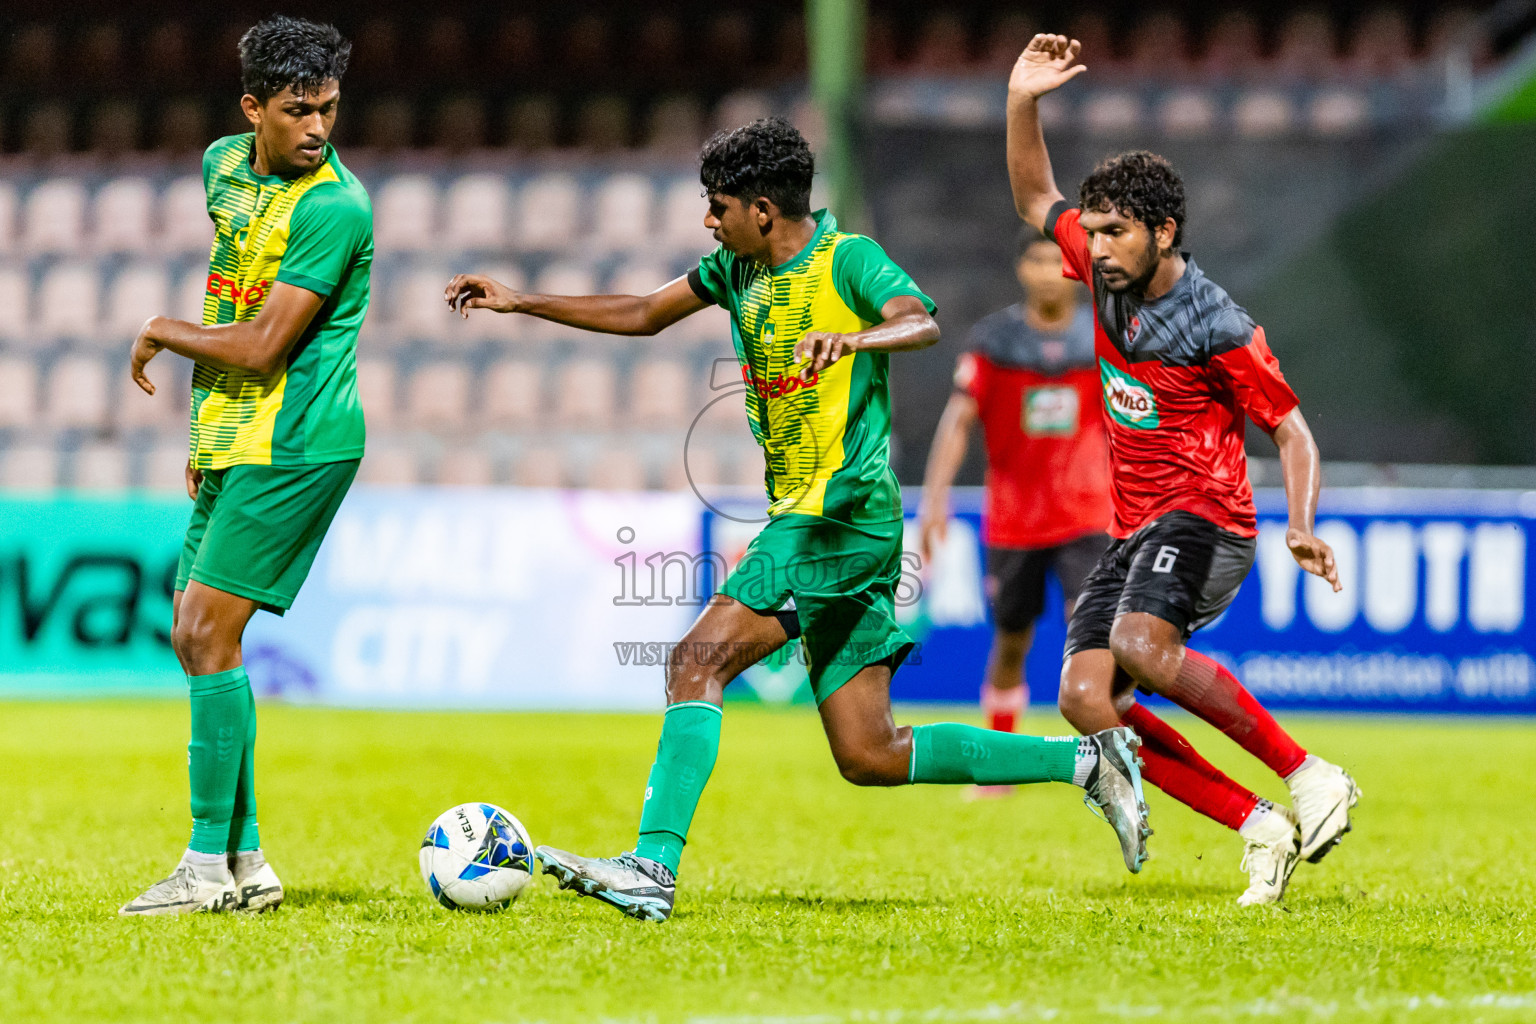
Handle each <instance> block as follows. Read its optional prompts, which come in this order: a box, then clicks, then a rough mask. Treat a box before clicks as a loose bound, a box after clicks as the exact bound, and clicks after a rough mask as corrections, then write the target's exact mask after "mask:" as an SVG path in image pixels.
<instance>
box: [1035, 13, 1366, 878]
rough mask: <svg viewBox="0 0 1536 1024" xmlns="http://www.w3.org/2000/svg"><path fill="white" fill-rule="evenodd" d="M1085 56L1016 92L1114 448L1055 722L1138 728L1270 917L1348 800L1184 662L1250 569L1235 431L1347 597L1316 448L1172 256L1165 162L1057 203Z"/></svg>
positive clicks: (1260, 348)
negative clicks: (1057, 160)
mask: <svg viewBox="0 0 1536 1024" xmlns="http://www.w3.org/2000/svg"><path fill="white" fill-rule="evenodd" d="M1078 50H1079V44H1078V42H1077V41H1076V40H1068V39H1067V38H1066V37H1065V36H1058V35H1037V36H1035V37H1034V39H1032V40H1030V43H1029V46H1028V47H1026V48H1025V50H1024V52H1023V53H1022V54H1021V55H1020V56H1019V60H1018V63H1017V64H1015V65H1014V69H1013V73H1012V76H1011V78H1010V80H1009V83H1008V176H1009V180H1010V182H1011V183H1012V186H1013V199H1014V205H1015V207H1016V208H1017V210H1018V212H1019V216H1020V217H1022V218H1023V219H1024V220H1025V221H1027V222H1028V223H1030V224H1032V225H1034V226H1035V227H1036V228H1038V229H1040V230H1041V231H1043V232H1044V233H1046V234H1048V235H1051V236H1053V237H1054V238H1055V239H1056V240H1057V242H1058V243H1059V244H1060V245H1061V250H1062V258H1063V273H1065V274H1066V275H1067V276H1068V277H1073V278H1076V279H1078V280H1080V281H1083V282H1085V283H1088V284H1089V285H1090V287H1091V288H1092V291H1093V301H1094V308H1095V314H1096V316H1095V318H1096V321H1097V324H1096V331H1095V346H1096V350H1097V353H1098V357H1099V370H1100V372H1101V374H1102V378H1103V380H1102V383H1103V394H1104V413H1105V421H1106V426H1107V427H1108V430H1109V449H1110V473H1111V479H1112V482H1113V491H1112V493H1113V497H1114V505H1115V518H1114V523H1113V525H1112V527H1111V529H1110V533H1111V534H1112V535H1113V536H1114V538H1115V540H1114V542H1113V543H1112V544H1111V545H1110V547H1109V550H1108V551H1106V552H1105V554H1104V557H1103V558H1102V559H1101V560H1100V561H1099V564H1098V566H1097V567H1096V568H1095V569H1094V571H1093V572H1092V573H1091V574H1090V575H1089V577H1088V580H1087V582H1086V583H1085V584H1084V586H1083V590H1082V593H1081V594H1080V595H1079V597H1078V601H1077V606H1076V608H1075V609H1074V611H1073V614H1072V622H1071V624H1070V626H1069V627H1068V630H1067V648H1066V660H1065V663H1064V665H1063V667H1062V678H1061V698H1060V703H1061V710H1062V714H1063V715H1065V716H1066V717H1067V719H1068V720H1069V721H1070V722H1071V723H1072V724H1073V726H1074V727H1076V728H1077V729H1078V730H1080V731H1096V730H1099V729H1103V728H1105V727H1106V725H1113V724H1116V723H1119V722H1123V723H1124V724H1126V725H1129V726H1131V727H1132V728H1134V729H1135V730H1136V732H1137V733H1138V734H1139V735H1140V736H1141V738H1142V756H1143V758H1144V759H1145V763H1146V769H1145V774H1146V777H1147V778H1148V779H1149V780H1151V781H1152V783H1153V784H1155V785H1156V786H1158V787H1159V788H1160V789H1162V790H1163V791H1164V792H1166V793H1168V794H1169V795H1171V796H1173V797H1175V798H1177V799H1179V800H1181V801H1183V802H1184V803H1186V804H1188V805H1189V806H1191V807H1193V808H1194V809H1195V810H1197V811H1200V812H1202V813H1204V814H1206V815H1208V816H1210V817H1212V818H1214V819H1215V820H1217V821H1219V822H1221V823H1222V824H1224V825H1227V826H1228V827H1230V828H1233V829H1236V830H1238V832H1239V833H1241V835H1242V836H1243V838H1244V839H1245V840H1246V849H1245V854H1244V857H1243V865H1244V867H1245V868H1246V869H1247V870H1248V872H1249V886H1248V889H1247V891H1246V892H1244V893H1243V895H1242V897H1241V898H1240V899H1239V901H1238V902H1239V903H1242V904H1245V905H1247V904H1254V903H1272V902H1274V901H1276V900H1278V899H1279V898H1280V897H1281V895H1282V894H1283V893H1284V891H1285V885H1286V882H1287V881H1288V880H1289V878H1290V873H1291V871H1292V869H1293V868H1294V867H1295V865H1296V863H1297V861H1298V860H1300V859H1303V858H1305V859H1308V860H1312V861H1316V860H1318V859H1319V858H1321V857H1322V856H1323V855H1324V854H1325V853H1327V852H1328V851H1329V850H1330V849H1332V847H1333V846H1334V845H1335V844H1336V843H1338V841H1339V839H1340V838H1341V837H1342V836H1343V834H1344V833H1345V832H1347V831H1348V830H1349V827H1350V821H1349V811H1350V808H1351V807H1352V806H1354V804H1355V802H1356V801H1357V800H1358V799H1359V795H1360V794H1359V790H1358V788H1357V787H1356V786H1355V783H1354V780H1353V779H1351V778H1350V777H1349V775H1348V774H1346V773H1345V772H1344V771H1343V770H1342V769H1341V768H1339V767H1337V766H1336V765H1332V764H1329V763H1328V762H1326V761H1324V760H1322V759H1321V758H1319V757H1317V756H1316V755H1309V754H1308V753H1307V752H1306V751H1305V750H1303V749H1302V748H1301V746H1300V745H1298V744H1297V743H1296V741H1295V740H1294V739H1292V738H1291V737H1290V736H1289V735H1288V734H1287V733H1286V732H1285V730H1283V729H1282V728H1280V726H1279V725H1278V724H1277V723H1276V722H1275V720H1274V719H1273V718H1271V717H1270V715H1269V713H1268V712H1267V711H1265V710H1264V708H1263V707H1261V706H1260V705H1259V702H1258V701H1257V700H1255V699H1254V697H1253V695H1252V694H1251V693H1249V692H1248V691H1247V690H1246V689H1245V688H1244V687H1243V685H1242V684H1241V683H1239V682H1238V681H1237V679H1236V678H1235V677H1234V676H1233V675H1232V674H1231V673H1230V672H1228V671H1227V670H1226V669H1225V668H1223V667H1222V666H1221V665H1218V664H1217V663H1216V662H1214V661H1212V660H1211V659H1209V658H1207V657H1205V656H1204V655H1201V654H1199V653H1198V652H1195V651H1191V650H1189V649H1188V648H1187V647H1186V646H1185V644H1186V642H1187V641H1188V640H1189V637H1190V634H1192V633H1193V632H1194V631H1195V630H1196V629H1198V628H1200V627H1201V626H1203V625H1206V624H1207V623H1209V622H1210V621H1212V620H1213V619H1214V618H1215V617H1216V616H1217V615H1219V614H1221V612H1222V611H1224V610H1225V609H1226V608H1227V606H1228V605H1230V604H1231V603H1232V599H1233V598H1234V597H1235V596H1236V594H1237V588H1238V587H1239V585H1241V583H1242V581H1243V578H1244V577H1245V576H1247V574H1248V569H1249V567H1250V566H1251V565H1252V564H1253V553H1254V537H1255V536H1256V535H1257V532H1258V531H1257V520H1256V516H1255V513H1254V507H1253V492H1252V489H1251V488H1250V486H1249V483H1248V472H1247V457H1246V455H1245V454H1244V452H1243V429H1244V416H1245V415H1246V416H1247V417H1248V418H1250V419H1252V420H1253V421H1254V422H1255V423H1256V424H1258V425H1259V426H1260V427H1262V428H1263V429H1264V430H1265V431H1266V432H1268V433H1269V434H1270V436H1271V437H1272V438H1273V439H1274V441H1275V444H1276V446H1277V447H1278V448H1279V450H1280V466H1281V474H1282V477H1283V479H1284V481H1285V493H1286V498H1287V504H1288V506H1289V511H1290V523H1289V527H1288V529H1287V531H1286V538H1285V539H1286V545H1287V546H1288V547H1289V548H1290V550H1291V553H1292V554H1293V555H1294V556H1295V558H1296V561H1297V563H1298V564H1299V565H1300V566H1301V567H1302V568H1303V569H1305V570H1306V571H1307V572H1310V573H1312V574H1314V575H1317V576H1321V577H1323V578H1325V579H1327V580H1328V581H1329V582H1330V583H1332V584H1333V586H1334V589H1335V590H1337V589H1338V586H1339V584H1338V570H1337V568H1336V567H1335V565H1334V558H1333V552H1332V551H1331V550H1330V549H1329V547H1328V545H1327V544H1324V543H1323V542H1322V541H1321V540H1319V539H1318V538H1317V537H1316V536H1315V534H1314V533H1313V517H1314V514H1315V512H1316V510H1317V494H1318V488H1319V486H1320V483H1321V471H1320V468H1319V461H1318V453H1317V445H1316V444H1315V443H1314V442H1313V440H1312V433H1311V431H1310V430H1309V429H1308V428H1307V422H1306V420H1305V419H1303V418H1302V415H1301V410H1300V409H1299V408H1297V402H1296V396H1295V394H1294V393H1293V392H1292V391H1291V389H1290V387H1289V386H1288V385H1287V384H1286V382H1285V378H1284V377H1282V376H1281V374H1280V365H1279V363H1278V362H1277V361H1276V360H1275V357H1274V356H1273V355H1272V354H1271V353H1270V350H1269V346H1268V345H1267V344H1266V342H1265V340H1264V331H1263V329H1262V328H1260V327H1258V326H1257V325H1255V324H1254V322H1253V321H1252V319H1250V318H1249V316H1248V314H1247V312H1246V311H1245V310H1243V309H1242V307H1240V306H1238V305H1236V304H1235V303H1234V302H1233V301H1232V300H1231V299H1230V298H1229V297H1228V296H1227V293H1226V292H1224V291H1222V290H1221V288H1219V287H1218V286H1217V285H1215V284H1214V283H1213V282H1211V280H1210V279H1209V278H1207V277H1206V276H1205V275H1204V274H1203V273H1201V272H1200V268H1199V267H1197V266H1196V265H1195V262H1194V260H1192V259H1189V258H1188V257H1187V256H1186V255H1184V254H1183V253H1181V252H1180V251H1179V248H1178V247H1179V243H1180V241H1181V240H1182V234H1183V227H1184V184H1183V182H1182V181H1181V180H1180V179H1179V176H1178V175H1177V174H1176V173H1175V172H1174V170H1173V168H1172V167H1170V166H1169V165H1168V163H1167V161H1165V160H1163V159H1162V158H1161V157H1158V156H1154V155H1153V154H1151V153H1125V154H1122V155H1120V156H1118V157H1115V158H1113V159H1111V160H1108V161H1105V162H1104V163H1103V164H1100V165H1099V167H1097V168H1096V169H1095V170H1094V172H1093V173H1092V174H1091V175H1089V176H1088V178H1087V179H1086V180H1085V181H1084V182H1083V184H1082V187H1081V189H1080V195H1079V199H1080V204H1081V208H1080V209H1073V208H1071V207H1069V205H1068V204H1067V202H1066V200H1065V199H1063V198H1062V195H1061V192H1060V191H1058V190H1057V188H1056V182H1055V179H1054V177H1053V175H1052V173H1051V161H1050V157H1049V154H1048V153H1047V152H1046V148H1045V139H1044V136H1043V135H1042V134H1041V130H1040V117H1039V109H1038V106H1037V100H1038V98H1039V97H1040V96H1042V95H1044V94H1045V93H1048V92H1050V91H1052V90H1054V89H1056V88H1058V87H1060V86H1061V85H1063V84H1064V83H1066V82H1067V81H1069V80H1071V79H1072V78H1074V77H1076V76H1077V75H1078V74H1080V73H1081V72H1083V71H1084V70H1085V68H1084V67H1083V66H1082V65H1079V64H1078V63H1077V55H1078ZM1137 686H1140V687H1142V688H1144V689H1146V690H1149V691H1151V692H1154V693H1159V694H1162V695H1163V696H1165V697H1168V698H1169V699H1170V700H1173V701H1174V702H1175V703H1177V704H1179V705H1180V706H1182V707H1184V708H1185V709H1186V710H1188V711H1191V712H1193V713H1194V714H1196V715H1199V716H1200V717H1201V718H1203V719H1205V720H1206V721H1207V722H1210V723H1211V724H1212V725H1215V726H1216V727H1217V728H1219V729H1221V730H1222V731H1223V732H1225V733H1226V734H1227V735H1228V736H1230V737H1231V738H1232V739H1233V740H1235V741H1236V742H1237V743H1239V744H1240V745H1241V746H1242V747H1243V749H1245V750H1247V751H1248V752H1249V753H1251V754H1253V755H1254V756H1255V757H1257V758H1258V759H1259V760H1261V761H1263V762H1264V763H1265V764H1266V765H1267V766H1269V767H1270V768H1271V769H1273V770H1274V771H1275V772H1276V773H1277V774H1279V775H1280V776H1281V777H1283V778H1284V779H1285V781H1286V784H1287V785H1288V786H1289V788H1290V791H1291V798H1292V803H1293V804H1294V805H1295V810H1294V812H1293V811H1292V809H1291V808H1287V807H1283V806H1276V805H1273V804H1270V803H1269V801H1267V800H1261V799H1259V797H1258V796H1256V795H1255V794H1253V793H1252V792H1250V791H1249V790H1247V789H1245V788H1244V787H1242V786H1240V785H1238V784H1237V783H1236V782H1234V781H1233V780H1232V779H1230V778H1228V777H1227V776H1226V775H1224V774H1222V773H1221V772H1219V771H1217V770H1216V768H1214V767H1213V766H1212V765H1211V764H1210V763H1209V762H1207V761H1206V760H1205V759H1204V758H1202V757H1201V756H1200V755H1199V754H1197V753H1195V751H1194V749H1193V748H1191V747H1190V745H1189V744H1188V743H1187V742H1186V741H1185V740H1184V738H1183V737H1181V736H1180V735H1179V734H1178V733H1177V732H1175V731H1174V730H1173V729H1172V728H1171V727H1169V725H1168V724H1167V723H1166V722H1164V721H1162V720H1161V719H1159V718H1158V717H1156V716H1155V715H1153V714H1152V713H1151V712H1150V711H1148V710H1147V709H1146V708H1145V707H1143V706H1141V705H1139V704H1137V703H1136V692H1135V690H1136V687H1137Z"/></svg>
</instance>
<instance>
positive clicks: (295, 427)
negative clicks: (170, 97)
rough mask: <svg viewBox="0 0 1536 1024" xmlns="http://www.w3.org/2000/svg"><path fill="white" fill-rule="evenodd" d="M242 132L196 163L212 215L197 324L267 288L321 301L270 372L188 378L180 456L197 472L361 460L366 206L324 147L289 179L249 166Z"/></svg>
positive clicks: (249, 313) (237, 312)
mask: <svg viewBox="0 0 1536 1024" xmlns="http://www.w3.org/2000/svg"><path fill="white" fill-rule="evenodd" d="M254 138H255V137H254V136H253V135H250V134H246V135H232V136H229V137H228V138H224V139H220V140H219V141H217V142H215V143H214V144H213V145H212V146H209V147H208V151H207V153H205V154H204V155H203V188H204V190H205V192H206V193H207V196H208V215H209V216H210V217H211V218H213V223H214V228H215V234H214V239H213V250H212V252H210V254H209V256H208V290H207V293H206V294H205V295H204V296H203V323H204V324H228V323H235V322H237V321H241V320H250V319H253V318H254V317H255V316H256V314H257V313H259V312H260V311H261V307H262V303H264V302H265V301H266V298H267V295H268V294H269V293H270V292H271V290H272V285H273V284H274V283H276V282H279V281H281V282H283V283H285V284H291V285H295V286H297V287H299V288H305V289H308V290H309V291H312V292H314V293H315V294H317V295H320V296H322V297H323V298H324V299H325V303H324V304H323V305H322V306H321V307H320V310H319V312H317V313H316V314H315V318H314V319H313V320H312V321H311V322H310V324H309V326H308V327H307V328H306V329H305V331H304V333H303V335H301V336H300V338H299V340H298V341H297V342H295V343H294V345H293V348H292V349H291V350H290V351H289V354H288V362H287V365H286V366H285V367H283V368H282V369H280V370H278V371H277V372H276V373H274V374H271V375H270V376H267V375H262V374H258V373H249V372H245V371H231V370H218V369H215V368H214V367H211V366H205V365H203V364H202V363H199V364H197V366H196V368H195V369H194V370H193V374H192V427H191V439H190V441H191V443H190V448H191V457H192V460H193V464H194V465H196V466H197V467H198V468H199V469H223V468H225V467H227V466H239V465H262V466H268V465H270V466H306V465H315V464H318V463H324V462H341V461H343V460H346V459H357V458H361V457H362V454H363V435H364V431H363V409H362V406H361V405H360V404H359V403H358V397H357V332H358V328H359V327H361V326H362V323H363V315H364V314H365V313H366V312H367V310H368V272H369V268H370V266H371V265H372V263H373V207H372V205H371V204H370V203H369V201H368V193H367V192H366V191H365V190H364V188H363V186H362V183H361V182H359V181H358V180H357V178H356V177H355V176H354V175H353V174H352V172H351V171H348V170H347V169H346V168H345V167H343V166H342V164H341V161H340V160H339V159H337V156H336V151H335V150H334V149H333V148H331V147H330V146H329V145H327V146H326V149H325V162H324V163H322V164H321V165H320V166H319V167H318V168H316V169H315V170H313V171H311V172H309V173H308V174H305V175H304V176H302V177H299V178H294V179H291V180H288V179H284V178H279V177H276V176H274V175H269V174H257V173H256V172H255V171H254V170H253V169H252V167H251V147H252V145H253V140H254Z"/></svg>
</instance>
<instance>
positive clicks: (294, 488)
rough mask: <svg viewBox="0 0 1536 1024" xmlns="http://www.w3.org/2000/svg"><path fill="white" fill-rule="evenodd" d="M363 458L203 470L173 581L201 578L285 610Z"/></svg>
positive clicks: (272, 608)
mask: <svg viewBox="0 0 1536 1024" xmlns="http://www.w3.org/2000/svg"><path fill="white" fill-rule="evenodd" d="M360 461H361V460H360V459H351V460H348V461H346V462H326V463H321V464H320V465H317V466H230V467H229V468H228V469H212V470H204V471H203V483H202V486H200V487H199V488H198V489H197V501H196V503H195V504H193V506H192V521H191V522H190V523H188V524H187V539H186V543H184V544H183V545H182V548H181V563H180V564H179V565H178V566H177V567H176V589H177V590H185V589H186V588H187V581H188V580H196V581H197V582H199V583H201V584H203V585H204V586H208V587H213V588H214V589H215V590H222V591H224V592H225V593H228V594H235V595H238V596H239V597H248V598H250V599H251V600H252V601H257V602H260V604H261V607H263V608H265V609H266V610H267V611H269V612H275V613H276V614H278V615H281V614H283V612H285V611H287V610H288V608H289V607H290V606H291V605H292V604H293V599H294V598H295V597H297V596H298V593H299V587H301V586H303V584H304V577H306V576H308V575H309V567H310V566H311V565H313V564H314V562H315V552H317V551H319V550H320V542H321V541H322V540H323V539H325V531H326V530H328V529H330V526H331V520H332V519H334V518H335V517H336V509H337V507H339V506H340V505H341V499H342V498H344V497H346V495H347V488H348V487H351V486H352V478H353V477H355V476H357V467H358V463H359V462H360Z"/></svg>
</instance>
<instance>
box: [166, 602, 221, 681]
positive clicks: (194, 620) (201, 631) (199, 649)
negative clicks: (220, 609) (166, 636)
mask: <svg viewBox="0 0 1536 1024" xmlns="http://www.w3.org/2000/svg"><path fill="white" fill-rule="evenodd" d="M227 642H228V641H227V638H226V637H224V636H223V633H222V630H221V629H220V628H219V624H218V623H217V622H216V621H215V620H214V619H213V618H212V617H210V616H207V615H202V614H199V613H198V611H197V609H195V608H193V609H187V608H183V609H182V610H181V613H180V614H179V615H177V616H176V622H175V625H173V626H172V628H171V648H172V650H174V651H175V652H176V657H177V658H178V659H180V661H181V664H182V667H183V668H185V669H186V670H187V673H188V674H190V675H202V674H205V673H206V672H209V671H215V670H213V669H205V666H206V664H207V663H209V662H213V661H221V660H223V658H222V656H223V655H224V654H225V653H226V652H225V651H224V647H225V646H227Z"/></svg>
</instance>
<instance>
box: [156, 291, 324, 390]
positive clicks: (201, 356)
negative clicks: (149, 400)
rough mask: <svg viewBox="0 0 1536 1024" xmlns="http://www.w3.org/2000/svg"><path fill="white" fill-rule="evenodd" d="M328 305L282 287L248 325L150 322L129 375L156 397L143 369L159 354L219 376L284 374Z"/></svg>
mask: <svg viewBox="0 0 1536 1024" xmlns="http://www.w3.org/2000/svg"><path fill="white" fill-rule="evenodd" d="M324 304H325V297H324V296H322V295H316V294H315V293H314V292H312V291H310V290H309V289H307V288H300V287H298V286H297V285H292V284H285V283H283V282H282V281H278V282H276V283H275V284H273V285H272V294H271V295H269V296H268V297H267V300H266V302H264V303H263V304H262V307H261V312H259V313H257V314H256V316H255V317H254V318H253V319H250V320H240V321H236V322H235V323H231V324H210V325H208V326H203V325H201V324H194V323H188V322H187V321H185V320H173V319H171V318H170V317H166V316H155V317H150V318H149V320H147V321H145V323H144V326H143V327H142V328H141V329H140V330H139V336H138V338H136V339H135V340H134V342H133V352H132V355H131V357H130V364H129V373H130V374H131V375H132V376H133V379H134V382H135V383H137V384H138V385H139V387H140V388H142V389H143V390H144V392H145V393H146V394H151V395H152V394H154V393H155V386H154V384H152V383H150V380H149V378H148V377H146V376H145V375H144V368H145V366H146V365H147V364H148V363H149V361H150V360H151V359H153V358H155V355H156V353H158V352H159V351H160V350H161V349H167V350H169V351H171V352H175V353H176V354H177V355H179V356H186V357H187V358H188V359H192V360H195V361H196V362H199V363H202V364H204V365H206V366H211V367H213V368H214V369H216V370H224V371H231V370H235V371H243V372H247V373H259V374H263V375H271V374H273V373H276V372H277V371H278V370H279V369H281V368H282V366H283V363H284V360H286V359H287V358H288V352H289V351H290V350H291V349H292V348H293V345H294V342H296V341H298V340H299V336H300V335H302V334H303V333H304V329H305V328H306V327H308V326H309V322H310V321H311V320H313V319H314V318H315V314H316V313H318V312H319V311H320V307H321V306H323V305H324Z"/></svg>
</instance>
